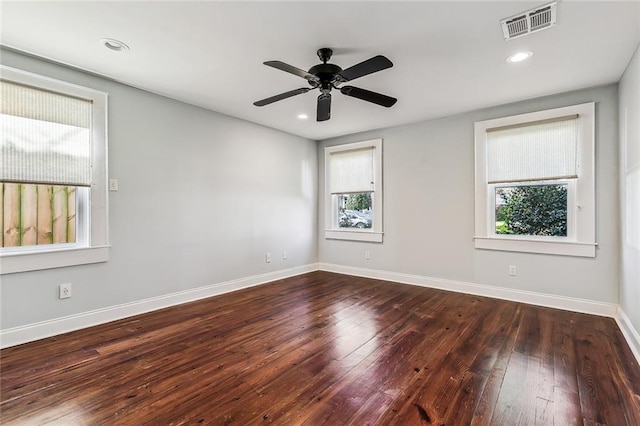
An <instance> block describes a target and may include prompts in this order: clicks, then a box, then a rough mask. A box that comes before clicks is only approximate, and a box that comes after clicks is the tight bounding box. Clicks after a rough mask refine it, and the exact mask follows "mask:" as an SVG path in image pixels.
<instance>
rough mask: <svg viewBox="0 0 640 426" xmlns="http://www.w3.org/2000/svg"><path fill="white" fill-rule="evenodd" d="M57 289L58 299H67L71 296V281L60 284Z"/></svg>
mask: <svg viewBox="0 0 640 426" xmlns="http://www.w3.org/2000/svg"><path fill="white" fill-rule="evenodd" d="M58 290H59V291H60V294H59V296H58V297H59V298H60V299H68V298H69V297H71V283H64V284H60V285H59V286H58Z"/></svg>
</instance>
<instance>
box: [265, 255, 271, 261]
mask: <svg viewBox="0 0 640 426" xmlns="http://www.w3.org/2000/svg"><path fill="white" fill-rule="evenodd" d="M264 260H265V262H267V263H271V253H267V254H266V255H265V256H264Z"/></svg>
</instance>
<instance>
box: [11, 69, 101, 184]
mask: <svg viewBox="0 0 640 426" xmlns="http://www.w3.org/2000/svg"><path fill="white" fill-rule="evenodd" d="M0 99H1V102H0V156H1V159H0V181H4V182H21V183H39V184H56V185H71V186H90V185H91V113H92V111H91V109H92V103H91V101H89V100H84V99H79V98H74V97H71V96H66V95H62V94H58V93H54V92H49V91H46V90H40V89H36V88H33V87H29V86H23V85H20V84H14V83H12V82H9V81H5V80H2V81H0Z"/></svg>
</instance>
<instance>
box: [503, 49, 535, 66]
mask: <svg viewBox="0 0 640 426" xmlns="http://www.w3.org/2000/svg"><path fill="white" fill-rule="evenodd" d="M532 56H533V52H529V51H526V52H518V53H514V54H513V55H511V56H509V57H508V58H507V62H509V63H512V64H514V63H516V62H522V61H526V60H527V59H529V58H530V57H532Z"/></svg>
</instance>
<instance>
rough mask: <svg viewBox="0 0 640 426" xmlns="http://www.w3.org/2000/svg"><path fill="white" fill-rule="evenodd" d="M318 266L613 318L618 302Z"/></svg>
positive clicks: (440, 279) (393, 273)
mask: <svg viewBox="0 0 640 426" xmlns="http://www.w3.org/2000/svg"><path fill="white" fill-rule="evenodd" d="M319 269H320V270H321V271H329V272H336V273H340V274H347V275H355V276H359V277H366V278H374V279H379V280H387V281H395V282H398V283H403V284H411V285H418V286H422V287H430V288H437V289H439V290H447V291H454V292H457V293H466V294H474V295H476V296H485V297H492V298H495V299H502V300H510V301H513V302H521V303H528V304H530V305H538V306H545V307H548V308H556V309H564V310H567V311H574V312H582V313H586V314H593V315H599V316H605V317H612V318H615V316H616V311H617V308H618V305H617V304H614V303H604V302H597V301H594V300H587V299H578V298H574V297H566V296H557V295H553V294H545V293H536V292H533V291H525V290H514V289H511V288H504V287H494V286H490V285H483V284H475V283H469V282H464V281H455V280H448V279H444V278H432V277H425V276H422V275H410V274H403V273H400V272H389V271H381V270H377V269H364V268H355V267H351V266H343V265H335V264H330V263H320V264H319Z"/></svg>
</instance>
